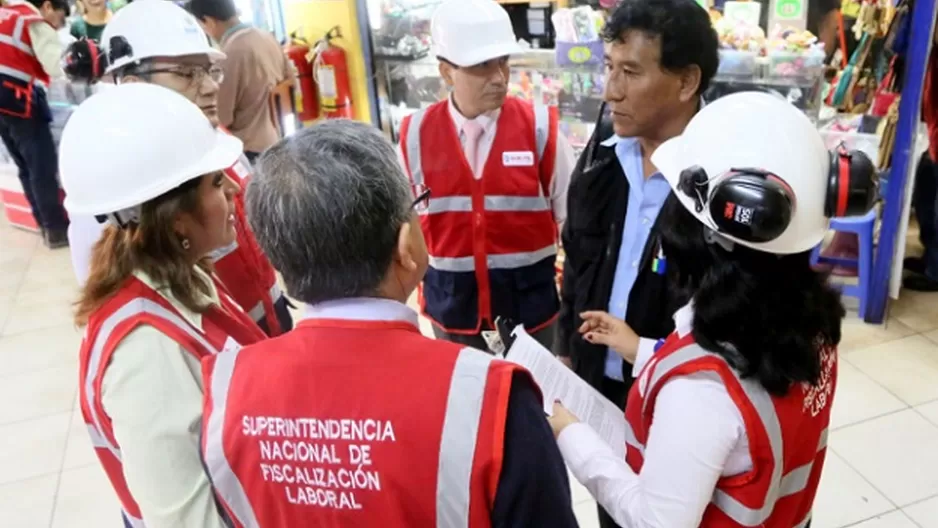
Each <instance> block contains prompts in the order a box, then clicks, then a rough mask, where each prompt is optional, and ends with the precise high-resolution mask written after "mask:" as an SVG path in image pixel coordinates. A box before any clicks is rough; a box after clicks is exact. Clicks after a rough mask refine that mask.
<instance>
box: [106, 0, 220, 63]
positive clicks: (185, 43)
mask: <svg viewBox="0 0 938 528" xmlns="http://www.w3.org/2000/svg"><path fill="white" fill-rule="evenodd" d="M115 37H118V38H119V37H123V39H119V40H114V39H115ZM101 46H102V47H103V48H104V50H105V51H106V52H107V53H108V54H109V56H110V57H111V61H110V63H109V64H108V67H107V70H106V71H105V73H112V72H113V71H114V70H116V69H117V68H120V67H122V66H125V65H127V64H131V63H134V62H137V61H139V60H142V59H148V58H152V57H184V56H186V55H208V56H209V58H210V59H212V60H213V61H217V60H221V59H224V58H225V54H224V53H222V52H221V51H218V50H217V49H215V48H213V47H212V46H211V44H210V43H209V39H208V36H207V35H206V34H205V31H204V30H203V29H202V27H201V26H200V25H199V23H198V21H197V20H196V19H195V17H194V16H192V15H191V14H190V13H189V12H188V11H186V10H185V9H183V8H182V7H179V6H178V5H176V4H174V3H173V2H169V1H167V0H137V1H136V2H132V3H130V4H127V6H125V7H123V8H122V9H120V10H119V11H118V12H117V13H115V14H114V17H113V18H112V19H111V21H110V22H108V24H107V26H106V27H105V28H104V33H103V34H102V35H101ZM118 46H121V47H123V48H125V49H118Z"/></svg>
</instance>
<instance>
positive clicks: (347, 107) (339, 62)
mask: <svg viewBox="0 0 938 528" xmlns="http://www.w3.org/2000/svg"><path fill="white" fill-rule="evenodd" d="M336 38H342V33H341V32H340V30H339V26H336V27H334V28H332V29H330V30H329V32H328V33H326V35H325V36H324V37H323V38H322V39H320V40H319V42H317V43H316V47H315V48H314V49H313V50H312V52H311V55H312V63H313V75H314V78H315V79H316V86H317V88H318V89H319V107H320V109H321V110H322V113H323V116H325V117H326V119H340V118H343V117H344V118H348V119H351V118H352V116H353V114H354V113H355V109H354V108H353V107H352V89H351V87H350V83H349V72H348V60H347V59H346V57H345V50H344V49H342V48H340V47H338V46H335V45H333V44H332V40H333V39H336ZM307 58H309V56H307Z"/></svg>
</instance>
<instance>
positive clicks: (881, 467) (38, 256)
mask: <svg viewBox="0 0 938 528" xmlns="http://www.w3.org/2000/svg"><path fill="white" fill-rule="evenodd" d="M74 293H75V281H74V278H73V276H72V271H71V266H70V262H69V253H68V251H67V250H60V251H54V252H53V251H49V250H47V249H45V248H44V247H43V246H42V245H41V244H40V243H39V240H38V237H37V236H36V235H33V234H29V233H25V232H21V231H18V230H15V229H12V228H10V227H9V226H8V225H6V223H5V221H3V220H2V219H0V402H2V403H0V526H2V527H10V528H33V527H43V528H44V527H49V526H51V527H54V528H67V527H76V528H78V527H80V528H88V527H95V528H98V527H101V528H108V527H114V528H117V527H119V526H120V523H119V521H118V505H117V501H116V499H115V498H114V495H113V493H112V491H111V490H110V488H109V485H108V483H107V481H106V480H105V478H104V475H103V473H102V472H101V470H100V469H99V468H98V465H97V463H96V461H95V459H94V455H93V454H92V452H91V448H90V444H89V441H88V438H87V434H86V433H85V431H84V429H83V427H82V424H81V418H80V415H79V412H78V406H77V405H76V399H75V396H76V379H77V374H76V369H77V361H76V357H77V350H78V345H79V341H80V339H81V334H80V333H79V332H78V331H77V330H76V329H75V328H74V327H73V325H72V323H71V320H70V314H69V312H70V306H69V302H70V300H72V298H73V296H74ZM890 315H891V316H890V318H889V323H888V325H887V326H886V327H874V326H869V325H865V324H863V323H861V322H859V321H858V320H857V319H856V317H855V316H851V317H852V318H851V319H850V320H848V321H847V322H846V323H845V325H844V329H845V338H844V343H843V346H842V348H841V353H842V359H843V361H842V362H841V370H840V385H839V387H838V393H837V399H836V402H835V405H834V418H833V424H832V427H833V429H834V432H833V434H832V436H831V443H830V445H831V449H830V454H829V457H828V462H827V465H826V468H825V470H824V477H823V481H822V484H821V491H820V495H819V497H818V499H817V505H816V513H815V524H814V526H815V528H838V527H845V526H856V527H858V528H915V527H919V528H938V295H915V294H904V295H903V298H902V300H901V301H900V302H899V303H896V304H895V305H894V306H893V309H892V313H891V314H890ZM573 499H574V502H575V504H576V511H577V513H578V515H579V518H580V519H581V523H582V525H583V526H585V527H590V526H596V515H595V506H594V504H593V502H592V500H591V499H590V498H589V495H588V494H587V493H586V491H585V490H584V489H583V488H582V487H580V486H575V488H574V491H573Z"/></svg>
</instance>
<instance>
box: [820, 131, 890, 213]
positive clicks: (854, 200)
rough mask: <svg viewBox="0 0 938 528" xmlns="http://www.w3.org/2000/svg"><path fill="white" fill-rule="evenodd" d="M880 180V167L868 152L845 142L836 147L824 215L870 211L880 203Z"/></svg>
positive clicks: (833, 153)
mask: <svg viewBox="0 0 938 528" xmlns="http://www.w3.org/2000/svg"><path fill="white" fill-rule="evenodd" d="M877 180H878V177H877V173H876V167H874V166H873V162H872V161H871V160H870V158H869V157H868V156H867V155H866V154H864V153H863V152H861V151H859V150H851V151H848V150H847V149H846V148H845V147H844V146H843V145H840V146H839V147H837V148H836V149H834V150H832V151H831V153H830V172H829V173H828V178H827V198H826V199H825V202H824V214H825V215H826V216H827V217H828V218H837V217H841V216H860V215H863V214H866V212H867V211H869V210H870V209H872V207H873V204H874V203H876V198H877V196H878V192H877V188H878V184H877Z"/></svg>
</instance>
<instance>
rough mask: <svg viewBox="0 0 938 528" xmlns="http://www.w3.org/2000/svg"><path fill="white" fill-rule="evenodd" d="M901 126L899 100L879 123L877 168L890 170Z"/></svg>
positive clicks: (877, 132)
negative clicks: (897, 132)
mask: <svg viewBox="0 0 938 528" xmlns="http://www.w3.org/2000/svg"><path fill="white" fill-rule="evenodd" d="M898 124H899V100H898V99H896V100H895V101H893V103H892V105H890V107H889V110H887V111H886V116H885V117H884V118H883V119H882V120H881V121H880V122H879V127H877V131H876V134H877V135H879V137H880V138H881V139H880V144H879V156H878V158H877V160H876V167H877V168H878V169H879V170H884V169H886V168H888V167H889V166H890V164H891V162H892V152H893V150H894V149H895V145H896V126H898Z"/></svg>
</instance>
